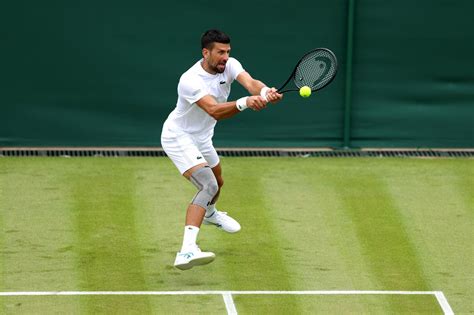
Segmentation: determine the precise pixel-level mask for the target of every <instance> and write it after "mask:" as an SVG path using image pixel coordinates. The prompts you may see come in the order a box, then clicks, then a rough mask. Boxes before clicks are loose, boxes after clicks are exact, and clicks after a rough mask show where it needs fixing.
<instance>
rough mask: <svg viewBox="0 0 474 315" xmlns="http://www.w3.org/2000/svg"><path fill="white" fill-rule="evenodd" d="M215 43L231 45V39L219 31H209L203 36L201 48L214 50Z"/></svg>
mask: <svg viewBox="0 0 474 315" xmlns="http://www.w3.org/2000/svg"><path fill="white" fill-rule="evenodd" d="M214 43H221V44H230V37H229V35H227V34H226V33H224V32H222V31H219V30H208V31H206V32H204V34H202V36H201V48H207V49H212V46H214Z"/></svg>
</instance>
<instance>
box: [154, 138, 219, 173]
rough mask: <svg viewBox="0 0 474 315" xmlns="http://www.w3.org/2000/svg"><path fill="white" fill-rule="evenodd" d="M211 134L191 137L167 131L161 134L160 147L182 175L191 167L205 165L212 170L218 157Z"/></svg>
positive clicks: (217, 162) (217, 161)
mask: <svg viewBox="0 0 474 315" xmlns="http://www.w3.org/2000/svg"><path fill="white" fill-rule="evenodd" d="M212 136H213V133H210V134H206V135H191V134H187V133H179V134H177V133H173V132H170V131H169V130H168V131H166V132H163V133H162V134H161V146H162V147H163V150H165V152H166V154H167V155H168V157H169V158H170V159H171V160H172V161H173V163H174V165H176V167H177V168H178V170H179V172H180V173H181V174H183V173H184V172H186V171H187V170H189V169H190V168H192V167H193V166H196V165H198V164H202V163H206V162H207V164H208V165H209V166H210V167H211V168H212V167H215V166H217V164H219V162H220V161H219V156H218V155H217V152H216V149H215V148H214V146H213V144H212Z"/></svg>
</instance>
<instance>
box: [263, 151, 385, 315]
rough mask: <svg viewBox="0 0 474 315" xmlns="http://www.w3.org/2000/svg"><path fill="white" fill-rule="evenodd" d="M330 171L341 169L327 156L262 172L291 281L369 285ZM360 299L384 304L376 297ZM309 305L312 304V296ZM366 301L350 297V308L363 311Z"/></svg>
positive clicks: (315, 285)
mask: <svg viewBox="0 0 474 315" xmlns="http://www.w3.org/2000/svg"><path fill="white" fill-rule="evenodd" d="M333 176H335V177H336V178H339V177H340V174H339V173H338V167H337V165H334V160H332V159H318V160H315V159H305V160H295V159H290V158H289V159H286V160H285V161H284V163H282V164H281V165H280V167H278V168H275V169H274V170H273V171H272V172H271V173H268V174H266V175H264V176H263V177H264V178H265V186H266V187H268V191H267V192H268V193H267V198H269V199H270V200H271V201H272V202H271V205H270V207H269V209H271V210H270V211H272V212H273V213H274V216H275V217H276V218H277V219H278V221H279V224H278V225H277V232H278V234H281V235H284V236H285V241H286V243H285V244H284V246H282V247H283V249H284V250H285V252H286V255H285V261H286V263H287V265H288V268H289V271H290V272H291V274H292V277H291V281H292V285H293V287H296V288H298V289H308V290H314V289H328V288H333V289H346V290H349V289H355V290H357V289H361V288H373V287H374V283H373V282H372V281H373V279H371V278H369V277H366V276H365V275H366V274H367V272H368V268H366V265H365V264H363V263H360V262H361V261H362V255H361V253H360V247H359V246H358V244H357V236H356V235H355V234H356V233H355V231H354V228H353V225H352V223H351V220H349V219H348V218H347V216H345V209H344V206H343V204H342V202H341V201H340V200H339V198H338V194H337V191H338V187H334V186H333V185H331V184H330V183H329V181H328V179H329V178H330V177H333ZM365 299H366V300H367V299H368V300H370V301H373V303H377V304H378V305H381V304H383V300H382V299H380V298H377V297H372V296H370V297H367V298H365ZM311 302H312V301H311ZM313 306H314V307H315V309H317V307H318V301H317V300H314V305H313ZM366 306H367V302H366V301H360V303H358V301H354V303H351V311H352V312H355V313H368V312H370V308H367V307H366Z"/></svg>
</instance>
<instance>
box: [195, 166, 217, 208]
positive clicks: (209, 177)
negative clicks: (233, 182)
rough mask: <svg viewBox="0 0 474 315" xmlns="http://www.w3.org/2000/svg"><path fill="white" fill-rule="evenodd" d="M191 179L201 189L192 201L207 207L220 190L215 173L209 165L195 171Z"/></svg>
mask: <svg viewBox="0 0 474 315" xmlns="http://www.w3.org/2000/svg"><path fill="white" fill-rule="evenodd" d="M190 180H191V182H192V183H193V184H194V185H195V186H196V187H197V188H198V189H199V191H198V192H197V194H196V195H195V196H194V198H193V200H192V201H191V203H192V204H195V205H198V206H201V207H203V208H206V207H207V206H208V205H209V204H210V203H211V201H212V199H213V198H214V196H215V195H216V194H217V192H218V191H219V185H218V183H217V180H216V177H215V176H214V173H213V172H212V170H211V169H210V168H209V167H208V166H205V167H203V168H200V169H198V170H197V171H195V172H194V173H193V174H192V175H191V178H190Z"/></svg>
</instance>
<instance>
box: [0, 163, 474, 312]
mask: <svg viewBox="0 0 474 315" xmlns="http://www.w3.org/2000/svg"><path fill="white" fill-rule="evenodd" d="M221 162H222V166H223V175H224V180H225V185H224V188H223V191H222V193H221V198H220V202H219V203H218V208H219V210H221V211H222V210H223V211H228V212H229V213H230V214H231V215H232V216H233V217H234V218H236V219H237V220H238V221H239V222H240V223H241V225H242V230H241V232H239V233H237V234H235V235H230V234H225V233H224V232H222V231H219V230H217V229H216V228H215V227H213V226H205V225H203V226H202V228H201V232H200V235H199V239H198V243H199V245H200V247H201V248H202V249H203V250H209V251H213V252H215V253H216V256H217V257H216V260H215V261H214V262H213V263H212V264H210V265H206V266H201V267H195V268H193V269H191V270H189V271H180V270H177V269H175V268H174V267H173V266H172V264H173V261H174V258H175V254H176V251H178V250H179V249H180V246H181V241H182V234H183V223H184V217H185V208H186V205H187V203H188V202H189V201H190V200H191V198H192V196H193V195H194V193H195V188H194V186H193V185H191V184H190V183H188V182H187V181H186V180H185V179H184V178H182V177H181V176H180V175H179V173H178V171H177V170H176V169H175V168H174V166H173V165H172V163H171V161H170V160H169V159H167V158H7V157H3V158H0V228H1V231H2V233H1V234H0V292H1V295H0V305H1V308H0V313H5V314H184V313H186V314H188V313H189V314H228V313H235V312H238V313H239V314H367V313H372V314H443V312H445V313H446V312H447V311H446V310H447V308H446V304H445V305H443V301H442V300H441V301H440V299H439V295H438V296H437V295H436V292H442V293H443V296H444V297H445V298H446V303H447V305H448V306H449V308H452V310H453V311H454V312H455V313H456V314H473V313H474V303H473V296H474V281H473V280H474V279H473V274H474V268H473V261H474V248H473V246H474V245H473V244H474V232H473V230H474V229H473V226H474V224H473V223H474V188H473V187H474V160H473V159H467V158H466V159H463V158H457V159H444V158H443V159H411V158H339V159H337V158H332V159H331V158H306V159H305V158H222V160H221ZM71 291H74V292H75V294H72V293H71ZM117 291H123V292H124V293H123V294H118V293H117ZM136 291H142V293H143V294H132V293H130V292H136ZM229 291H232V292H229ZM244 291H245V292H247V293H245V292H244ZM248 291H258V292H254V293H253V294H250V293H249V292H248ZM262 291H266V292H267V293H264V292H262ZM268 291H278V292H282V291H284V292H287V293H286V294H283V293H284V292H283V293H278V294H268ZM290 291H291V292H290ZM295 291H297V292H303V291H305V292H306V293H302V294H294V292H295ZM307 291H312V292H319V293H314V294H309V293H308V292H307ZM348 291H350V292H352V293H350V294H349V293H348ZM361 291H364V292H365V293H363V292H361ZM366 291H373V292H374V293H373V294H369V292H366ZM387 291H396V292H419V293H420V294H407V293H405V294H383V293H375V292H385V293H388V292H387ZM25 292H30V294H29V295H27V294H25ZM34 292H36V293H38V292H43V293H47V292H49V293H51V294H42V295H33V294H34ZM55 292H63V294H61V295H58V294H57V293H55ZM67 292H69V293H71V294H67ZM81 292H82V293H81ZM87 292H89V293H90V294H85V293H87ZM94 292H96V293H97V292H102V293H104V294H94ZM105 292H109V294H105ZM114 292H115V293H114ZM127 292H128V293H127ZM151 292H155V294H151ZM158 292H161V293H158ZM163 292H165V293H166V292H168V293H169V294H164V293H163ZM173 292H174V293H173ZM180 292H181V293H180ZM186 292H188V293H187V294H186ZM239 292H241V293H239ZM259 292H260V293H259ZM292 292H293V293H292ZM324 292H326V294H324ZM329 292H332V293H329ZM337 292H339V293H337ZM344 292H345V293H346V294H344ZM356 292H359V294H356ZM423 292H425V293H423ZM232 307H234V308H233V309H232Z"/></svg>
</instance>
